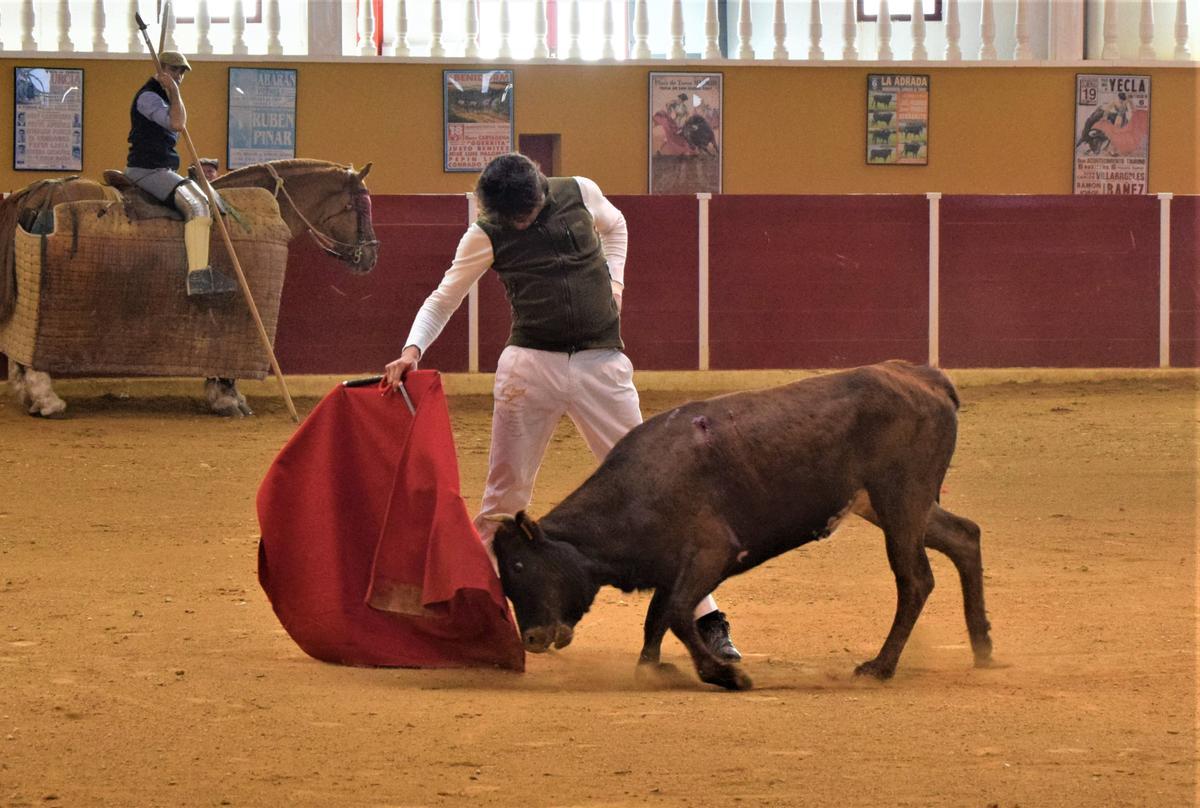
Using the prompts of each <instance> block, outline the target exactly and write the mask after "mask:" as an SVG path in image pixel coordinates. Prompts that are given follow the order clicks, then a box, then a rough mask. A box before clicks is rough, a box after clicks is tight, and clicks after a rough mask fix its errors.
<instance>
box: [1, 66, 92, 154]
mask: <svg viewBox="0 0 1200 808" xmlns="http://www.w3.org/2000/svg"><path fill="white" fill-rule="evenodd" d="M13 102H14V103H13V168H14V169H15V170H17V171H82V170H83V71H82V70H78V69H75V68H61V67H18V68H15V75H14V84H13Z"/></svg>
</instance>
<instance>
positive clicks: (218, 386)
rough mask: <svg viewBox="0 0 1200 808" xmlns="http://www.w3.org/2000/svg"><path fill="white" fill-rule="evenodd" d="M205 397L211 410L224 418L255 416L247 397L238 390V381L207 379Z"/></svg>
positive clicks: (205, 381)
mask: <svg viewBox="0 0 1200 808" xmlns="http://www.w3.org/2000/svg"><path fill="white" fill-rule="evenodd" d="M204 395H205V398H207V399H208V407H209V409H211V410H212V411H213V412H214V413H216V414H217V415H220V416H222V417H225V418H241V417H242V416H243V415H253V414H254V411H253V410H251V409H250V405H249V404H247V403H246V397H245V396H243V395H242V394H241V392H240V391H239V390H238V389H237V380H236V379H221V378H213V379H205V380H204Z"/></svg>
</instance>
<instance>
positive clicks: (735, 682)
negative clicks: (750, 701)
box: [700, 664, 754, 690]
mask: <svg viewBox="0 0 1200 808" xmlns="http://www.w3.org/2000/svg"><path fill="white" fill-rule="evenodd" d="M700 680H701V681H704V682H708V683H709V684H710V685H718V686H720V687H723V688H725V689H726V690H749V689H750V688H752V687H754V682H753V680H752V679H751V678H750V676H749V674H747V673H746V672H745V671H743V670H742V669H741V668H738V667H736V666H734V665H729V664H723V665H722V666H721V667H720V668H716V669H712V670H708V671H700Z"/></svg>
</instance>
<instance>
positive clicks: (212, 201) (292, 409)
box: [134, 14, 300, 423]
mask: <svg viewBox="0 0 1200 808" xmlns="http://www.w3.org/2000/svg"><path fill="white" fill-rule="evenodd" d="M134 17H135V18H136V19H137V25H138V28H139V29H140V30H141V32H142V38H143V39H145V40H146V47H147V48H149V49H150V56H152V57H153V58H154V69H155V72H156V73H161V72H162V64H161V63H160V62H159V61H158V51H156V50H154V44H153V43H152V42H151V41H150V35H149V34H148V33H146V23H145V22H143V21H142V16H141V15H140V14H135V15H134ZM180 134H182V135H183V141H184V143H185V144H186V145H187V150H188V158H189V159H190V160H191V163H192V165H193V166H194V167H195V169H196V170H195V172H194V173H195V175H196V181H197V182H199V183H200V187H201V188H203V189H204V194H205V196H207V197H208V204H209V208H210V209H211V210H212V218H213V221H215V222H216V223H217V229H218V230H220V231H221V240H222V241H224V242H225V249H226V250H228V251H229V258H230V260H231V261H232V262H233V269H234V271H235V272H236V273H237V279H238V286H240V287H241V289H242V295H243V296H244V297H245V298H246V305H247V306H249V307H250V314H251V316H253V317H254V324H255V325H256V326H258V337H259V339H260V340H262V344H263V348H265V349H266V351H267V356H268V357H269V358H270V360H271V370H272V371H274V373H275V378H276V379H278V380H279V389H280V390H281V391H282V392H283V400H284V402H286V403H287V408H288V412H289V413H291V416H292V420H293V421H295V422H296V423H300V416H299V415H298V414H297V413H296V405H295V404H294V403H293V402H292V396H291V394H289V393H288V389H287V382H285V381H284V379H283V371H282V370H280V369H279V360H278V359H276V358H275V349H274V348H273V347H272V346H271V338H270V337H268V336H267V328H266V326H264V325H263V321H262V317H261V316H260V315H259V313H258V306H256V305H255V304H254V296H253V295H252V294H251V293H250V284H249V283H247V282H246V274H245V273H244V272H242V265H241V263H240V262H239V261H238V257H237V253H236V252H234V249H233V241H232V240H231V239H230V238H229V230H228V229H227V228H226V227H225V220H224V219H223V218H221V208H220V206H219V205H218V204H217V197H216V194H215V193H214V192H213V189H212V186H211V185H209V184H208V178H207V177H205V176H204V169H203V168H202V167H201V166H200V154H199V152H197V151H196V146H195V144H194V143H192V136H191V135H189V134H188V130H187V127H186V126H185V127H183V129H182V130H181V132H180Z"/></svg>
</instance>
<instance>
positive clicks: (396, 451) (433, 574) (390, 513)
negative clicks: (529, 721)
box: [258, 371, 525, 671]
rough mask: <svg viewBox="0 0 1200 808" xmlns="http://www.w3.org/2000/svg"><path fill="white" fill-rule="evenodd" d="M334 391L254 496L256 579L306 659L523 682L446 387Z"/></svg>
mask: <svg viewBox="0 0 1200 808" xmlns="http://www.w3.org/2000/svg"><path fill="white" fill-rule="evenodd" d="M405 387H406V388H407V390H408V393H409V395H410V396H411V397H412V400H413V403H414V404H415V406H416V414H415V415H412V414H410V413H409V411H408V407H407V406H406V405H405V403H404V399H403V398H402V397H401V396H400V395H399V394H396V393H387V394H383V393H381V391H380V389H379V388H378V387H376V386H369V387H345V386H342V385H338V386H337V387H335V388H334V389H333V390H332V391H331V392H330V393H329V394H328V395H326V396H325V398H324V399H323V400H322V401H321V402H320V403H319V404H318V405H317V406H316V408H315V409H313V411H312V412H311V413H310V414H309V416H308V417H307V418H306V419H305V421H304V423H303V424H302V425H301V427H300V428H299V429H298V430H297V431H296V433H295V435H293V436H292V439H291V440H289V441H288V443H287V445H286V446H284V447H283V450H282V451H281V452H280V453H279V456H278V457H277V458H275V462H274V463H272V464H271V468H270V469H269V470H268V471H267V475H266V478H265V479H264V480H263V483H262V486H261V487H260V488H259V491H258V522H259V526H260V527H261V529H262V540H261V541H260V542H259V549H258V580H259V583H260V584H261V585H262V588H263V590H264V591H265V592H266V593H267V597H268V598H270V600H271V605H272V606H273V607H274V609H275V614H276V615H277V616H278V617H279V621H280V622H281V623H282V624H283V627H284V628H285V629H286V630H287V632H288V634H290V635H291V637H292V639H294V640H295V641H296V643H297V644H298V645H299V646H300V647H301V648H302V649H304V651H305V652H306V653H308V654H310V655H312V656H314V657H316V658H317V659H321V660H324V661H326V662H337V663H340V664H343V665H393V666H403V667H430V668H445V667H461V666H466V665H480V666H484V665H495V666H499V667H503V668H510V669H512V670H517V671H521V670H524V669H525V653H524V650H523V649H522V647H521V642H520V639H519V637H518V635H517V630H516V628H515V626H514V623H513V619H512V615H511V614H510V612H509V610H508V603H507V601H506V600H505V599H504V593H503V591H502V590H501V588H500V580H499V579H498V578H497V577H496V573H495V571H494V570H493V569H492V564H491V561H490V560H489V559H488V556H487V553H486V551H485V550H484V549H483V545H482V544H481V543H480V541H479V534H478V533H477V532H476V530H475V526H474V525H473V524H472V522H471V518H470V516H469V515H468V514H467V508H466V505H465V504H464V502H463V498H462V495H461V494H460V493H459V482H458V461H457V459H456V457H455V450H454V435H453V433H452V432H451V428H450V414H449V411H448V409H447V407H446V396H445V393H444V392H443V390H442V383H441V379H440V378H439V376H438V374H437V372H436V371H416V372H413V373H410V374H409V375H408V377H407V379H406V380H405Z"/></svg>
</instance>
